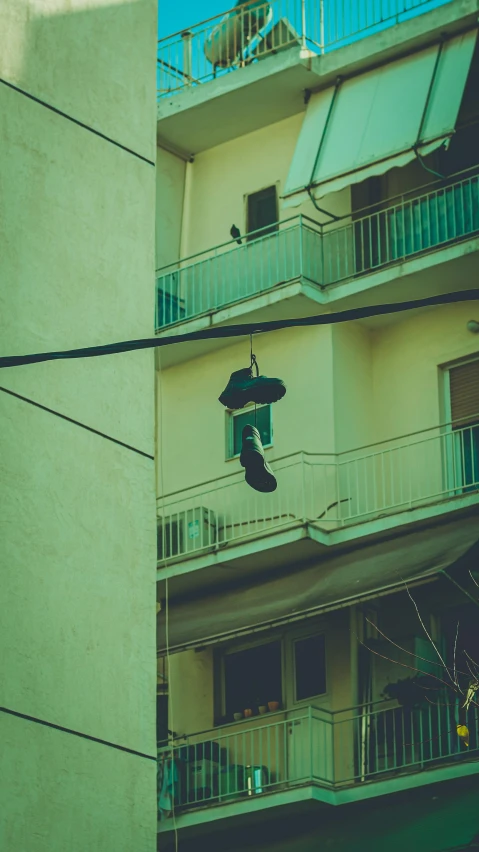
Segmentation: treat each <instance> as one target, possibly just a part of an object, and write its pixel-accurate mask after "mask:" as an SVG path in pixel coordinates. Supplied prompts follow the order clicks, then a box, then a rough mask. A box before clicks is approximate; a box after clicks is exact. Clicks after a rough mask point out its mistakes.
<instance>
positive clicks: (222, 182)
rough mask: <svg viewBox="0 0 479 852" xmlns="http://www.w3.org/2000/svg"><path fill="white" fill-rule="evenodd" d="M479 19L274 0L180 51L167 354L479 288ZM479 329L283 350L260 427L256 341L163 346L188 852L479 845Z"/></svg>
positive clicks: (264, 345) (173, 695) (318, 335)
mask: <svg viewBox="0 0 479 852" xmlns="http://www.w3.org/2000/svg"><path fill="white" fill-rule="evenodd" d="M478 11H479V5H478V3H477V0H452V2H449V3H445V4H442V5H439V6H437V4H436V5H433V6H432V5H431V4H417V5H416V4H415V5H414V6H413V7H410V8H408V9H407V10H406V9H405V8H404V7H399V6H396V5H395V6H394V9H392V8H390V7H388V9H387V10H386V9H385V8H383V7H382V6H381V8H376V7H373V5H372V4H371V5H367V4H366V5H365V4H362V3H360V2H359V0H355V2H354V3H351V4H350V5H345V6H344V7H343V8H342V11H341V12H338V10H337V9H336V7H333V6H332V4H321V5H320V6H316V4H312V3H309V0H305V2H303V3H300V4H297V5H295V4H289V5H287V4H286V3H282V2H281V0H272V2H271V3H254V4H250V5H249V6H244V5H243V6H237V7H235V9H234V10H233V11H232V12H231V13H228V15H226V16H225V17H224V18H220V19H219V20H218V21H216V20H214V21H209V22H205V23H199V24H197V25H195V26H192V28H191V29H190V30H189V31H188V32H185V33H182V34H178V35H177V36H173V37H172V38H170V39H166V40H164V41H163V42H161V43H160V45H159V51H158V93H159V97H158V121H157V140H158V152H157V234H156V241H157V273H156V276H157V289H156V333H157V335H158V336H159V337H169V336H171V335H176V334H181V333H185V332H188V331H198V330H203V329H208V328H221V327H222V326H225V325H230V324H247V323H259V322H261V321H267V320H283V319H287V318H290V319H291V318H297V317H302V316H308V315H309V316H313V315H318V314H325V315H326V314H328V313H332V312H337V311H342V310H346V309H350V308H357V307H366V306H371V305H383V304H387V303H394V302H401V301H406V300H413V299H420V298H425V297H430V296H435V295H440V294H444V293H451V292H459V291H463V290H467V289H471V288H475V287H477V281H478V277H479V262H478V258H479V255H478V249H479V96H478V92H479V46H478V44H477V24H478ZM478 329H479V305H478V304H477V302H464V301H462V302H461V301H458V302H457V303H454V304H447V305H446V304H445V305H435V306H428V307H423V308H419V309H415V310H408V311H405V312H398V313H386V314H382V315H378V316H374V317H362V318H361V319H355V320H351V321H348V322H343V323H334V324H327V323H326V324H324V325H318V326H311V327H301V328H294V327H288V328H282V329H280V330H276V331H274V332H270V333H258V334H255V335H254V336H253V339H252V347H253V351H254V354H255V355H256V358H257V361H258V364H259V367H260V372H261V373H262V374H264V375H267V376H270V377H279V378H281V379H282V380H283V381H284V382H285V384H286V386H287V393H286V396H285V397H284V399H282V400H280V401H279V402H277V403H274V404H271V405H265V406H259V407H257V409H256V410H255V408H254V406H247V407H245V408H242V409H239V410H227V409H225V408H224V407H223V406H222V405H221V404H220V403H219V402H218V397H219V395H220V393H221V392H222V390H223V389H224V387H225V385H226V383H227V381H228V379H229V376H230V374H231V373H232V372H233V371H235V370H238V369H241V368H243V367H247V366H249V364H250V338H249V336H248V335H247V334H245V335H244V336H241V335H240V336H237V337H234V338H221V337H219V338H215V339H208V340H201V341H189V342H184V343H175V344H174V345H171V346H167V347H162V348H159V349H158V350H157V361H156V368H157V369H156V387H157V392H156V398H157V427H158V445H157V449H158V465H157V473H158V480H157V493H158V500H157V519H158V573H157V580H158V582H157V589H158V591H157V600H158V604H157V609H158V618H157V620H158V696H157V698H158V724H157V735H158V757H159V761H158V766H159V790H158V817H159V819H158V847H159V848H160V849H162V850H170V849H174V848H175V847H176V848H179V849H182V850H190V849H191V850H193V849H195V850H198V849H208V850H220V849H221V850H223V849H228V850H238V852H240V850H244V849H253V850H258V852H259V850H262V852H264V850H269V849H271V850H273V849H274V850H281V852H290V850H291V852H296V850H301V852H309V850H313V849H314V850H317V849H322V848H323V847H324V848H325V849H328V850H329V849H334V850H341V852H342V850H348V852H351V850H354V851H355V850H358V852H362V850H368V852H369V850H372V852H376V850H377V852H379V850H384V848H386V846H387V848H388V849H389V850H404V849H405V848H409V849H411V850H416V849H417V850H419V849H421V850H426V852H443V850H452V849H457V850H459V849H462V848H465V847H466V846H467V848H473V847H474V843H475V842H476V841H478V842H479V840H478V838H479V817H477V814H476V810H477V809H476V807H475V804H474V802H475V801H476V798H477V792H478V788H479V775H478V773H479V762H478V760H477V758H478V757H479V739H478V738H479V733H478V721H479V719H478V717H477V712H478V711H477V706H476V705H475V704H474V703H471V705H470V706H469V708H468V710H467V713H466V721H467V725H468V728H469V744H468V746H466V745H465V744H464V740H461V738H460V737H458V735H457V730H456V726H457V723H458V722H460V721H464V708H463V707H462V704H463V703H464V690H465V689H466V687H467V683H468V681H469V678H470V677H471V676H472V672H473V671H475V663H474V662H473V661H475V660H479V649H478V645H479V631H478V618H477V615H478V611H477V606H478V603H477V601H478V597H479V589H478V588H477V582H479V577H476V574H475V572H476V571H478V570H479V545H478V542H479V517H478V516H479V335H478V333H477V332H478ZM255 422H256V423H257V427H258V429H259V431H260V434H261V439H262V443H263V446H264V452H265V457H266V459H267V461H268V463H269V464H270V466H271V468H272V469H273V471H274V474H275V476H276V479H277V489H276V491H274V492H273V493H270V494H264V493H259V492H257V491H255V490H254V489H252V488H250V487H249V486H248V485H247V484H246V483H245V481H244V469H243V468H242V466H241V464H240V461H239V454H240V450H241V434H242V429H243V427H244V426H245V425H246V424H248V423H249V424H252V423H255ZM468 667H472V671H471V668H468ZM451 673H452V676H451ZM428 690H429V691H428Z"/></svg>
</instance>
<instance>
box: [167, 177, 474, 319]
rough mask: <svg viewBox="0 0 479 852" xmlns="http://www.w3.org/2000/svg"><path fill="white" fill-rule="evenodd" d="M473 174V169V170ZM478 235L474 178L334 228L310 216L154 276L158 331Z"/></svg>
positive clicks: (386, 206)
mask: <svg viewBox="0 0 479 852" xmlns="http://www.w3.org/2000/svg"><path fill="white" fill-rule="evenodd" d="M475 171H476V172H477V169H476V170H475ZM478 231H479V177H478V175H477V173H475V174H472V175H470V176H468V177H463V178H462V179H461V180H457V181H455V182H449V183H448V184H447V185H442V186H439V187H437V186H436V187H435V188H434V189H432V190H431V191H429V192H426V193H423V194H421V195H416V196H414V197H410V196H408V197H403V198H402V199H401V200H400V201H399V202H397V203H395V204H391V203H389V204H388V203H387V202H385V203H384V205H383V206H382V207H381V209H379V210H377V209H376V211H375V212H374V213H369V214H368V215H366V216H362V217H361V218H357V219H355V220H354V221H351V219H349V220H348V221H347V222H346V224H344V225H340V226H339V227H338V225H337V224H336V226H335V227H331V226H329V227H328V226H322V225H320V224H319V223H317V222H315V221H313V220H312V219H310V218H308V217H307V216H296V217H292V218H290V219H286V220H284V221H282V222H278V223H277V230H276V231H275V232H273V233H270V234H268V235H267V236H262V232H261V231H257V232H253V233H251V234H248V235H247V236H246V237H244V238H243V242H242V244H241V245H238V244H237V243H236V241H229V242H227V243H223V244H221V245H219V246H216V247H214V248H212V249H210V250H208V251H204V252H201V253H200V254H198V255H194V256H192V257H189V258H186V259H184V260H182V261H179V262H177V263H174V264H171V265H170V266H167V267H164V268H163V269H161V270H159V274H158V277H157V287H156V306H155V310H156V328H157V329H161V328H164V327H165V326H168V325H171V324H173V323H177V322H180V321H181V320H187V319H191V318H193V317H195V316H199V315H200V314H205V313H209V312H212V311H215V310H219V309H221V308H223V307H225V306H226V305H231V304H233V303H235V302H238V301H241V300H242V299H248V298H251V297H253V296H255V295H258V294H260V293H264V292H267V291H269V290H272V289H273V288H274V287H277V286H279V285H281V284H285V283H288V282H293V281H302V280H304V281H308V282H310V283H312V284H314V285H317V286H318V287H326V286H329V285H331V284H336V283H339V282H341V281H345V280H348V279H351V278H353V277H355V276H358V275H364V274H367V273H368V272H371V271H372V270H376V269H379V268H381V267H385V266H388V265H389V264H394V263H399V262H401V261H402V260H403V259H405V258H408V257H411V256H413V255H415V254H418V253H421V252H428V251H433V250H434V249H436V248H437V247H439V246H441V245H444V244H446V243H450V242H454V241H458V240H461V239H463V238H465V237H468V236H470V235H471V234H474V233H477V232H478Z"/></svg>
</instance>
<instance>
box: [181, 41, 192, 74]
mask: <svg viewBox="0 0 479 852" xmlns="http://www.w3.org/2000/svg"><path fill="white" fill-rule="evenodd" d="M181 38H182V39H183V79H184V82H185V85H186V86H191V82H192V78H191V45H192V40H193V33H192V32H190V31H189V30H185V32H184V33H181Z"/></svg>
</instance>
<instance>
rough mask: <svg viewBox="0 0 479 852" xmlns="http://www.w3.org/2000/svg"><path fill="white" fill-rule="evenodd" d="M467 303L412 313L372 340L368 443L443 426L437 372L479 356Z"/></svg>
mask: <svg viewBox="0 0 479 852" xmlns="http://www.w3.org/2000/svg"><path fill="white" fill-rule="evenodd" d="M474 316H475V314H474V307H473V306H472V305H469V304H467V303H463V304H457V305H445V306H441V307H437V308H430V309H427V310H423V311H417V312H416V313H415V315H414V316H410V317H408V318H407V319H404V320H403V321H402V322H398V323H394V324H392V325H389V326H387V327H384V328H382V329H380V330H377V331H375V333H374V335H373V382H374V415H375V416H374V427H375V430H376V432H375V437H374V440H378V441H382V440H385V439H387V438H389V437H395V436H397V435H405V434H407V433H408V432H414V431H419V430H420V429H428V428H430V427H432V426H435V425H437V424H438V423H441V422H443V420H444V410H443V399H444V391H443V386H442V381H441V379H442V375H441V370H440V367H441V365H445V364H447V363H448V362H450V361H454V360H456V359H458V358H465V357H467V356H469V355H472V354H474V353H478V354H479V342H478V339H477V336H476V335H474V334H471V333H470V332H469V331H468V330H467V328H466V324H467V322H468V320H470V319H472V318H474Z"/></svg>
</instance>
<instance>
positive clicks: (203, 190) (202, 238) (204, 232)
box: [183, 113, 350, 256]
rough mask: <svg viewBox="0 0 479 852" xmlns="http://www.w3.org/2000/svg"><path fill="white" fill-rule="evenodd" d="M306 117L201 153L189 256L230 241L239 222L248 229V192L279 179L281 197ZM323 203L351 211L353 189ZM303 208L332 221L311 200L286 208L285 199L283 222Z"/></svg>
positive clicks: (308, 213) (188, 236)
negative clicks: (318, 210)
mask: <svg viewBox="0 0 479 852" xmlns="http://www.w3.org/2000/svg"><path fill="white" fill-rule="evenodd" d="M302 119H303V114H302V113H300V114H298V115H294V116H292V117H291V118H288V119H285V120H284V121H280V122H278V123H277V124H273V125H270V126H269V127H265V128H263V129H261V130H257V131H255V132H254V133H248V134H246V135H245V136H241V137H240V138H238V139H234V140H232V141H231V142H227V143H225V144H223V145H218V146H217V147H215V148H210V149H209V150H208V151H204V152H203V153H201V154H198V155H197V156H196V157H195V162H194V163H193V165H192V167H191V173H192V174H191V213H190V215H189V217H188V223H187V229H188V230H187V234H186V235H184V239H185V246H186V250H185V251H184V252H183V256H187V255H192V254H195V253H196V252H199V251H205V250H207V249H210V248H212V247H213V246H215V245H218V244H220V243H224V242H227V241H228V240H230V239H231V237H230V233H229V232H230V227H231V225H233V224H235V225H236V226H237V227H238V228H239V229H240V231H241V232H242V233H245V232H246V230H247V223H246V200H245V196H246V195H249V194H251V193H253V192H257V191H259V190H260V189H264V188H265V187H268V186H272V185H273V184H278V197H280V196H281V195H282V193H283V190H284V185H285V182H286V178H287V174H288V171H289V167H290V164H291V161H292V158H293V153H294V149H295V146H296V142H297V139H298V135H299V131H300V129H301V124H302ZM320 206H321V207H324V208H325V209H327V210H331V212H333V213H335V214H336V215H346V214H348V213H349V211H350V191H349V188H348V189H346V190H344V191H343V192H339V193H336V194H334V195H333V196H329V197H326V198H324V199H322V200H321V202H320ZM300 213H302V214H303V215H306V216H310V217H311V218H312V219H314V220H315V221H327V220H328V219H327V217H325V216H323V215H322V214H320V213H318V212H317V211H316V210H315V208H314V207H313V204H312V203H311V202H309V201H308V202H307V203H305V204H302V205H301V206H300V207H296V208H283V207H282V204H281V201H280V202H279V217H280V220H281V221H284V220H285V219H288V218H290V217H292V216H297V215H299V214H300Z"/></svg>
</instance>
